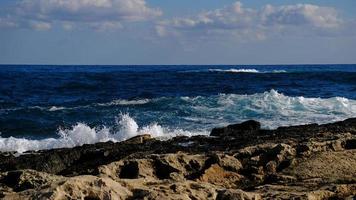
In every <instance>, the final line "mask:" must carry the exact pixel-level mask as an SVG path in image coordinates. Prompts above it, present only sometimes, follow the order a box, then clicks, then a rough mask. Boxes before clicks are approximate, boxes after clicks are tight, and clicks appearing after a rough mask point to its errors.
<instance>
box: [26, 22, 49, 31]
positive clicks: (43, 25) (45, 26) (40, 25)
mask: <svg viewBox="0 0 356 200" xmlns="http://www.w3.org/2000/svg"><path fill="white" fill-rule="evenodd" d="M29 25H30V27H31V28H33V29H35V30H39V31H45V30H49V29H51V26H52V25H51V24H50V23H47V22H41V21H31V22H29Z"/></svg>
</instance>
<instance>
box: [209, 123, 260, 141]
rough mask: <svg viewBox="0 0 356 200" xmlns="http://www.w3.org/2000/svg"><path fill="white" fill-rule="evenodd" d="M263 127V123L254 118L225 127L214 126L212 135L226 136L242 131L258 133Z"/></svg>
mask: <svg viewBox="0 0 356 200" xmlns="http://www.w3.org/2000/svg"><path fill="white" fill-rule="evenodd" d="M260 129H261V124H260V123H259V122H257V121H254V120H249V121H246V122H242V123H240V124H233V125H229V126H227V127H225V128H214V129H213V130H212V131H211V133H210V135H211V136H218V137H225V136H234V135H237V134H242V133H245V134H246V133H251V134H256V133H258V131H259V130H260Z"/></svg>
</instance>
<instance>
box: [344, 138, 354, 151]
mask: <svg viewBox="0 0 356 200" xmlns="http://www.w3.org/2000/svg"><path fill="white" fill-rule="evenodd" d="M345 149H356V139H350V140H346V142H345Z"/></svg>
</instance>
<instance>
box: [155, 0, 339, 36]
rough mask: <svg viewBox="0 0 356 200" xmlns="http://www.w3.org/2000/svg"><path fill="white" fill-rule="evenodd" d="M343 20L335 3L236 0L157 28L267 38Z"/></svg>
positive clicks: (333, 26)
mask: <svg viewBox="0 0 356 200" xmlns="http://www.w3.org/2000/svg"><path fill="white" fill-rule="evenodd" d="M343 24H344V20H343V19H342V18H341V17H340V16H339V13H338V11H337V10H336V9H334V8H332V7H323V6H317V5H311V4H296V5H285V6H272V5H266V6H264V7H262V8H260V9H252V8H246V7H244V6H243V5H242V3H241V2H236V3H234V4H232V5H230V6H226V7H224V8H221V9H216V10H212V11H206V12H201V13H199V14H197V15H195V16H190V17H179V18H174V19H171V20H164V21H160V22H159V23H158V24H157V26H156V31H157V33H158V34H159V35H160V36H167V35H176V36H177V35H178V36H181V35H188V34H189V35H199V36H202V35H203V36H204V35H212V34H229V35H233V36H248V37H253V38H254V39H255V38H257V39H264V38H265V37H267V36H268V35H270V34H276V33H284V34H286V33H287V34H290V33H296V32H297V33H298V32H304V33H305V32H318V31H320V30H323V31H333V30H336V29H338V28H340V27H341V26H343Z"/></svg>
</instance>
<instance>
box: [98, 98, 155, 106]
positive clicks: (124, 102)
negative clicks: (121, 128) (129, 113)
mask: <svg viewBox="0 0 356 200" xmlns="http://www.w3.org/2000/svg"><path fill="white" fill-rule="evenodd" d="M149 102H150V100H149V99H137V100H125V99H115V100H113V101H111V102H108V103H98V104H97V105H99V106H117V105H122V106H126V105H142V104H146V103H149Z"/></svg>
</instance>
